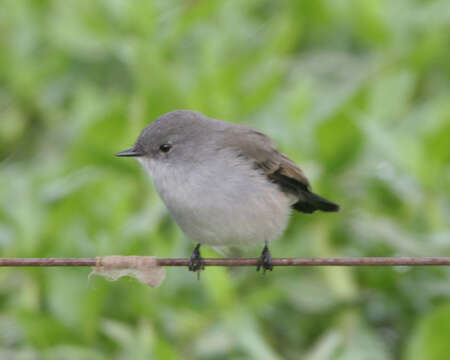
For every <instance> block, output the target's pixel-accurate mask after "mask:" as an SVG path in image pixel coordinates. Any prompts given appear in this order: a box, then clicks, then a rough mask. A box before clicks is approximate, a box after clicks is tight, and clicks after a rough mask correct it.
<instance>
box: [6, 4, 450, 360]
mask: <svg viewBox="0 0 450 360" xmlns="http://www.w3.org/2000/svg"><path fill="white" fill-rule="evenodd" d="M449 24H450V4H449V2H448V1H447V0H443V1H418V0H416V1H405V0H398V1H388V0H380V1H375V0H374V1H370V0H353V1H344V0H341V1H340V0H316V1H307V0H301V1H300V0H299V1H296V0H292V1H277V2H275V1H255V0H247V1H240V0H230V1H211V0H209V1H193V0H191V1H167V0H159V1H148V0H141V1H127V0H103V1H100V0H97V1H92V0H89V1H88V0H47V1H44V0H35V1H31V0H30V1H24V0H1V1H0V256H3V257H7V256H8V257H29V256H41V257H53V256H55V257H91V256H96V255H111V254H123V255H126V254H136V255H156V256H161V257H166V256H167V257H184V256H187V255H189V254H190V252H191V250H192V244H191V243H190V242H189V241H186V239H185V238H184V236H183V235H182V234H181V232H180V231H179V229H178V228H176V226H175V225H174V223H173V221H172V220H171V219H170V217H169V216H168V213H167V211H166V210H165V208H164V206H163V204H162V202H161V201H160V200H159V198H158V197H157V194H156V193H155V190H154V188H153V187H152V186H151V182H150V180H149V179H148V178H147V176H146V174H145V173H144V171H143V170H142V169H141V168H140V166H139V165H138V163H137V162H134V161H131V160H124V159H117V158H114V157H113V154H114V153H115V152H117V151H119V150H123V149H124V148H127V147H129V146H130V145H131V144H132V143H133V142H134V140H135V139H136V137H137V135H138V133H139V131H140V130H141V129H142V128H143V127H144V126H146V125H147V124H148V123H149V122H150V121H152V120H153V119H155V118H156V117H157V116H159V115H160V114H163V113H165V112H167V111H170V110H174V109H194V110H198V111H201V112H204V113H205V114H207V115H209V116H211V117H216V118H220V119H224V120H228V121H234V122H239V123H242V124H246V125H249V126H252V127H255V128H257V129H260V130H262V131H264V132H266V133H268V134H269V135H270V136H272V137H273V138H274V139H275V140H276V142H277V143H278V144H279V147H280V149H281V150H283V151H285V152H286V153H287V154H289V156H291V157H292V158H293V159H294V160H295V161H296V162H297V163H299V164H300V166H301V167H302V168H303V169H304V171H305V172H306V174H307V175H308V176H309V178H310V180H311V182H312V184H313V188H314V190H316V191H317V192H318V193H320V194H323V195H324V196H326V197H329V198H330V199H331V200H334V201H336V202H338V203H339V204H341V206H342V211H341V212H340V213H338V214H314V215H301V214H294V215H293V218H292V221H291V223H290V227H289V229H288V231H287V232H286V234H285V235H284V236H283V238H282V239H280V241H278V242H276V243H274V244H273V245H272V247H271V250H272V253H273V255H274V256H283V257H302V256H305V257H325V256H433V255H446V256H450V225H449V223H450V220H449V219H450V165H449V164H450V91H449V89H450V40H449V39H450V25H449ZM204 255H207V256H212V255H214V253H213V252H211V251H210V252H204ZM254 255H255V256H256V255H257V254H256V253H255V254H254ZM88 274H89V269H86V268H78V269H63V268H59V269H54V268H53V269H51V268H48V269H44V268H43V269H12V268H11V269H1V270H0V358H1V359H95V360H97V359H98V360H100V359H267V360H269V359H303V360H324V359H334V360H341V359H342V360H343V359H349V360H352V359H357V360H361V359H363V360H364V359H370V360H372V359H373V360H382V359H392V360H394V359H402V360H437V359H439V360H440V359H442V360H448V359H449V358H450V271H449V269H448V268H444V267H440V268H438V267H437V268H389V267H386V268H277V269H275V271H274V272H273V273H269V274H268V276H266V277H265V278H261V276H260V275H258V274H257V273H256V272H255V270H254V269H253V268H246V269H243V270H241V271H238V272H237V273H233V272H231V273H230V272H229V271H227V270H226V269H223V268H208V269H207V271H205V272H204V273H203V274H202V278H201V281H197V280H196V277H195V276H194V275H193V274H192V273H189V272H188V271H186V270H185V269H181V268H174V269H168V273H167V278H166V281H165V282H164V284H163V285H162V286H161V287H160V288H157V289H151V288H148V287H146V286H145V285H142V284H140V283H139V282H137V281H136V280H134V279H129V278H125V279H121V280H119V281H117V282H114V283H112V282H108V281H107V280H105V279H103V278H99V277H93V278H91V279H89V280H88V278H87V276H88Z"/></svg>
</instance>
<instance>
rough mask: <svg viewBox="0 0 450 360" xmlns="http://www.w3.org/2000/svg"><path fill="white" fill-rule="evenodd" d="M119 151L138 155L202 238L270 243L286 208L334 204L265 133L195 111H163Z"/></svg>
mask: <svg viewBox="0 0 450 360" xmlns="http://www.w3.org/2000/svg"><path fill="white" fill-rule="evenodd" d="M118 155H119V156H137V157H138V160H139V161H140V162H141V164H142V165H143V166H144V168H145V169H146V170H147V171H148V173H149V175H150V177H151V178H152V179H153V181H154V184H155V186H156V189H157V191H158V193H159V195H160V196H161V198H162V200H163V201H164V203H165V204H166V206H167V208H168V209H169V211H170V213H171V215H172V216H173V218H174V219H175V221H176V222H177V224H178V225H179V226H180V228H181V229H182V230H183V232H185V233H186V235H187V236H188V237H190V238H191V239H192V240H193V241H196V242H199V243H201V244H209V245H215V246H217V245H219V246H236V245H243V244H256V243H264V242H266V243H267V242H269V241H271V240H273V239H275V238H277V237H278V236H279V235H280V234H281V233H282V232H283V231H284V229H285V227H286V225H287V221H288V219H289V214H290V210H291V209H294V210H297V211H300V212H304V213H312V212H314V211H316V210H322V211H338V209H339V207H338V205H336V204H334V203H332V202H330V201H328V200H326V199H324V198H322V197H320V196H319V195H317V194H314V193H313V192H312V191H311V187H310V184H309V182H308V179H307V178H306V177H305V175H304V174H303V172H302V170H301V169H300V168H299V167H298V166H297V165H295V163H294V162H293V161H292V160H290V159H289V158H288V157H287V156H286V155H285V154H283V153H281V152H279V151H278V150H277V149H276V148H275V146H274V144H273V142H272V141H271V140H270V138H269V137H267V136H266V135H264V134H263V133H261V132H259V131H256V130H253V129H251V128H248V127H245V126H242V125H236V124H232V123H227V122H224V121H221V120H216V119H211V118H208V117H206V116H204V115H203V114H200V113H198V112H194V111H187V110H176V111H172V112H169V113H167V114H165V115H162V116H160V117H159V118H158V119H156V120H155V121H154V122H152V123H151V124H150V125H149V126H147V127H146V128H145V129H144V130H143V131H142V133H141V134H140V136H139V138H138V140H137V142H136V144H135V145H134V147H133V148H132V149H130V150H126V151H124V152H121V153H119V154H118Z"/></svg>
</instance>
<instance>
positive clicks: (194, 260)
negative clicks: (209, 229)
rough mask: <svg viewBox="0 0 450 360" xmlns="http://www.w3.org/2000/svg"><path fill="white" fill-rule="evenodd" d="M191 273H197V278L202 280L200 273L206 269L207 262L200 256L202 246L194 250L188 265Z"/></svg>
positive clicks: (198, 245)
mask: <svg viewBox="0 0 450 360" xmlns="http://www.w3.org/2000/svg"><path fill="white" fill-rule="evenodd" d="M188 268H189V271H194V272H197V278H198V279H200V271H202V270H204V269H205V261H204V260H203V258H202V257H201V255H200V244H197V246H196V247H195V248H194V251H192V254H191V257H190V258H189V264H188Z"/></svg>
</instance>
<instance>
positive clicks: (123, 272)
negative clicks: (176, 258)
mask: <svg viewBox="0 0 450 360" xmlns="http://www.w3.org/2000/svg"><path fill="white" fill-rule="evenodd" d="M91 275H100V276H103V277H105V278H107V279H108V280H111V281H116V280H117V279H119V278H121V277H122V276H132V277H135V278H136V279H138V280H139V281H140V282H141V283H144V284H147V285H149V286H151V287H158V286H160V285H161V284H162V282H163V281H164V279H165V277H166V271H165V270H164V268H163V267H161V266H159V265H158V261H157V258H156V257H155V256H120V255H112V256H103V257H97V263H96V265H95V268H93V269H92V272H91V273H90V274H89V276H91Z"/></svg>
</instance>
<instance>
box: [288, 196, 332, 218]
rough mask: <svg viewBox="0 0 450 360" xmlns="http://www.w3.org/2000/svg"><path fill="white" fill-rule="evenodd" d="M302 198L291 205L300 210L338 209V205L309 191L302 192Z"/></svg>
mask: <svg viewBox="0 0 450 360" xmlns="http://www.w3.org/2000/svg"><path fill="white" fill-rule="evenodd" d="M302 195H303V196H302V198H301V199H300V200H299V201H298V202H297V203H295V204H294V205H293V206H292V207H293V208H294V209H295V210H297V211H300V212H304V213H313V212H314V211H316V210H321V211H327V212H330V211H339V205H337V204H335V203H333V202H331V201H329V200H327V199H324V198H323V197H321V196H319V195H317V194H314V193H313V192H310V191H304V192H302Z"/></svg>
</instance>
